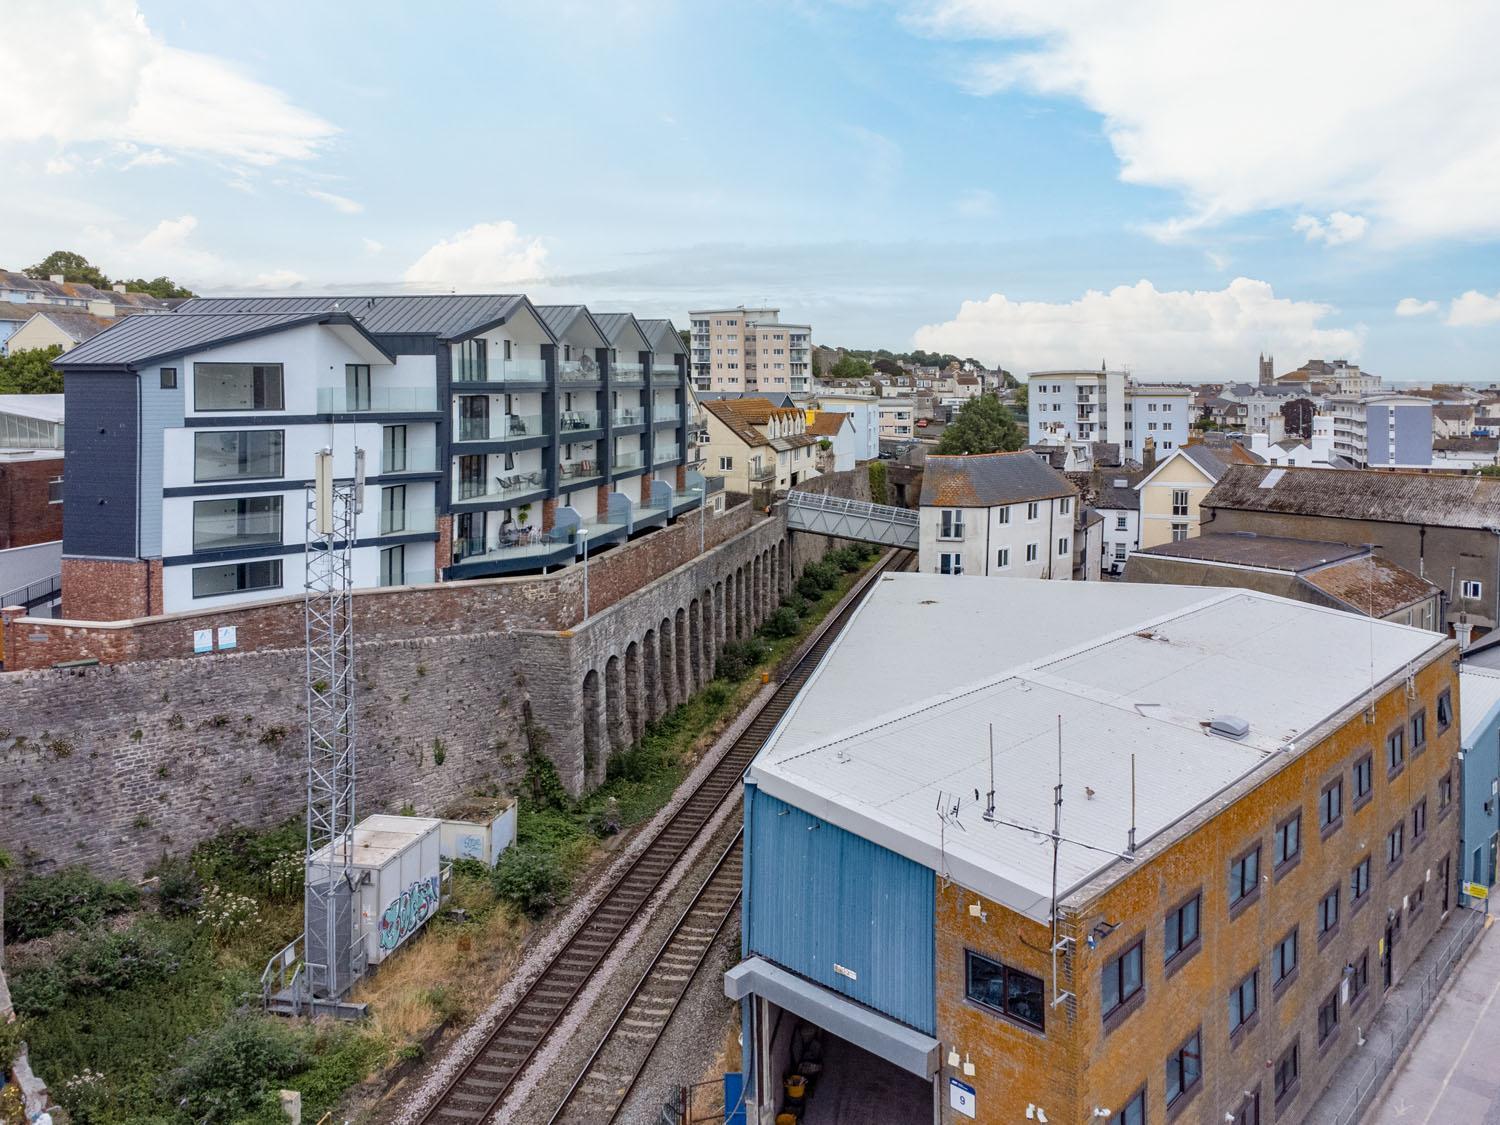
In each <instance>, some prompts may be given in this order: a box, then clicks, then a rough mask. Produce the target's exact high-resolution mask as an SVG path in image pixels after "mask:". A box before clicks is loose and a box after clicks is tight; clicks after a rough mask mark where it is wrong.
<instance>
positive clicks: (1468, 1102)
mask: <svg viewBox="0 0 1500 1125" xmlns="http://www.w3.org/2000/svg"><path fill="white" fill-rule="evenodd" d="M1496 1044H1500V925H1497V924H1496V920H1494V919H1490V920H1489V924H1488V925H1487V926H1486V928H1485V929H1484V930H1483V931H1482V932H1481V933H1480V934H1479V936H1478V937H1477V938H1475V939H1474V947H1473V948H1472V949H1471V950H1470V952H1469V956H1468V960H1467V961H1465V962H1464V964H1463V965H1462V967H1461V968H1460V969H1459V972H1458V975H1457V976H1455V977H1454V978H1453V980H1452V982H1451V983H1450V984H1449V986H1448V988H1447V990H1446V991H1444V992H1443V994H1442V995H1441V997H1440V998H1439V1000H1438V1003H1437V1007H1436V1010H1435V1011H1434V1012H1433V1016H1432V1019H1431V1021H1430V1022H1429V1023H1428V1024H1427V1026H1426V1028H1424V1029H1423V1030H1422V1032H1421V1033H1420V1035H1419V1036H1418V1037H1417V1038H1416V1039H1415V1040H1414V1041H1413V1043H1412V1045H1411V1048H1410V1050H1409V1051H1408V1052H1407V1054H1406V1057H1405V1059H1404V1060H1403V1061H1402V1063H1401V1066H1400V1069H1399V1070H1398V1071H1397V1072H1396V1077H1395V1079H1394V1080H1393V1081H1392V1083H1391V1085H1390V1086H1389V1087H1388V1088H1387V1089H1386V1091H1385V1093H1384V1094H1383V1095H1382V1096H1381V1097H1380V1098H1379V1099H1377V1101H1376V1103H1375V1104H1374V1105H1373V1106H1371V1107H1370V1111H1369V1113H1367V1114H1366V1115H1365V1125H1457V1123H1458V1122H1463V1123H1464V1125H1500V1062H1497V1060H1500V1054H1497V1049H1496Z"/></svg>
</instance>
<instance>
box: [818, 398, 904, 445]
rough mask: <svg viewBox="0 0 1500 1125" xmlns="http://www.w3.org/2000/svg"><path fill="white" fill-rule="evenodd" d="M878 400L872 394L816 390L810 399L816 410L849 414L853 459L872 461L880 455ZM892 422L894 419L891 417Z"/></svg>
mask: <svg viewBox="0 0 1500 1125" xmlns="http://www.w3.org/2000/svg"><path fill="white" fill-rule="evenodd" d="M880 405H881V404H880V402H879V401H878V400H877V399H875V398H874V397H873V396H872V395H857V394H837V393H830V392H827V391H821V390H820V391H818V393H817V395H816V396H815V397H814V398H813V400H812V406H813V407H814V408H815V409H817V410H834V411H838V412H839V413H840V414H847V415H849V421H850V422H851V424H852V425H853V428H854V459H855V460H856V461H873V460H874V459H875V458H877V457H879V456H880V421H881V418H880ZM892 422H893V423H894V419H892Z"/></svg>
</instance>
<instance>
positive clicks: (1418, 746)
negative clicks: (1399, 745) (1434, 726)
mask: <svg viewBox="0 0 1500 1125" xmlns="http://www.w3.org/2000/svg"><path fill="white" fill-rule="evenodd" d="M1408 725H1409V726H1410V728H1411V752H1412V753H1413V754H1420V753H1421V752H1422V751H1423V750H1424V749H1425V748H1426V746H1427V708H1425V707H1423V708H1422V709H1421V710H1419V711H1418V712H1417V713H1416V714H1415V715H1413V716H1412V717H1411V722H1410V723H1409V724H1408Z"/></svg>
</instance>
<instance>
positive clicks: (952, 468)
mask: <svg viewBox="0 0 1500 1125" xmlns="http://www.w3.org/2000/svg"><path fill="white" fill-rule="evenodd" d="M1077 504H1078V489H1077V488H1075V487H1074V486H1073V485H1072V484H1071V483H1070V482H1069V481H1068V478H1067V477H1065V476H1063V475H1062V474H1061V473H1059V472H1058V471H1057V470H1056V469H1054V468H1052V466H1050V465H1048V464H1047V463H1046V462H1045V461H1043V460H1042V459H1041V458H1040V457H1038V456H1037V455H1036V454H1034V453H1032V452H1030V451H1028V450H1021V451H1020V452H1017V453H983V454H973V455H968V456H939V455H936V454H930V455H929V456H928V457H927V460H926V463H925V465H924V469H923V476H922V501H921V514H920V525H919V526H920V549H919V567H920V569H921V570H922V571H923V572H924V573H927V574H977V575H987V576H992V577H996V578H1056V579H1062V580H1069V579H1071V578H1072V577H1073V543H1074V539H1073V534H1074V522H1075V515H1076V512H1077Z"/></svg>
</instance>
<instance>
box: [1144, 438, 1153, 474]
mask: <svg viewBox="0 0 1500 1125" xmlns="http://www.w3.org/2000/svg"><path fill="white" fill-rule="evenodd" d="M1141 468H1143V469H1145V470H1146V472H1148V473H1149V472H1150V471H1151V470H1152V469H1154V468H1156V439H1155V438H1150V437H1148V438H1147V439H1146V444H1145V445H1143V446H1141Z"/></svg>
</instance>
